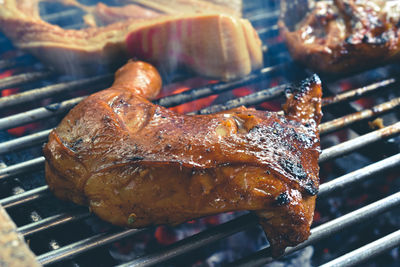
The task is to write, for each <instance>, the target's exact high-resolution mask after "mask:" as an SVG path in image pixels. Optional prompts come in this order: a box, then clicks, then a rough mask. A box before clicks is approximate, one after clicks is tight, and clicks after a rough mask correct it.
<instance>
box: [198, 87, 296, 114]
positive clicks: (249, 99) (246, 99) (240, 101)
mask: <svg viewBox="0 0 400 267" xmlns="http://www.w3.org/2000/svg"><path fill="white" fill-rule="evenodd" d="M287 87H288V85H287V84H283V85H279V86H275V87H272V88H268V89H266V90H261V91H258V92H257V93H254V94H250V95H247V96H243V97H239V98H236V99H232V100H229V101H227V102H225V103H224V104H220V105H213V106H209V107H207V108H203V109H201V110H199V111H197V112H192V113H191V114H211V113H215V112H220V111H224V110H229V109H232V108H236V107H240V106H251V105H256V104H259V103H262V102H264V101H266V100H270V99H273V98H276V97H278V96H280V95H281V94H282V93H283V92H284V91H285V89H286V88H287Z"/></svg>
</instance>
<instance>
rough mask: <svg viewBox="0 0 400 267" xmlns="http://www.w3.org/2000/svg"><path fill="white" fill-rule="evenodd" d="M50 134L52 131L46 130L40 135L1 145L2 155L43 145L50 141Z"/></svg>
mask: <svg viewBox="0 0 400 267" xmlns="http://www.w3.org/2000/svg"><path fill="white" fill-rule="evenodd" d="M50 132H51V129H50V130H44V131H41V132H38V133H34V134H30V135H27V136H23V137H20V138H16V139H13V140H10V141H7V142H3V143H1V144H0V154H4V153H10V152H13V151H16V150H18V149H23V148H27V147H30V146H35V145H38V144H42V143H43V142H45V141H46V140H47V139H48V136H49V134H50Z"/></svg>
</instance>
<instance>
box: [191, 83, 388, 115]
mask: <svg viewBox="0 0 400 267" xmlns="http://www.w3.org/2000/svg"><path fill="white" fill-rule="evenodd" d="M395 81H396V80H395V79H387V80H383V81H379V82H376V83H373V84H370V85H368V86H364V87H361V88H357V89H353V90H349V91H346V92H344V93H341V94H338V95H336V96H334V97H326V98H323V99H322V106H329V105H333V104H338V103H340V102H343V101H350V100H352V99H354V98H356V97H361V96H363V95H365V94H367V93H370V92H373V91H375V90H377V89H382V88H383V87H386V86H388V85H392V84H394V83H395ZM288 86H289V84H283V85H279V86H275V87H272V88H268V89H265V90H261V91H258V92H256V93H252V94H249V95H246V96H243V97H239V98H235V99H233V100H230V101H227V102H226V103H225V104H220V105H213V106H209V107H206V108H204V109H201V110H199V111H196V112H192V113H191V114H211V113H215V112H220V111H223V110H228V109H232V108H236V107H239V106H251V105H257V104H260V103H262V102H264V101H267V100H270V99H273V98H275V97H278V96H280V95H281V94H282V93H283V92H284V91H285V88H286V87H288Z"/></svg>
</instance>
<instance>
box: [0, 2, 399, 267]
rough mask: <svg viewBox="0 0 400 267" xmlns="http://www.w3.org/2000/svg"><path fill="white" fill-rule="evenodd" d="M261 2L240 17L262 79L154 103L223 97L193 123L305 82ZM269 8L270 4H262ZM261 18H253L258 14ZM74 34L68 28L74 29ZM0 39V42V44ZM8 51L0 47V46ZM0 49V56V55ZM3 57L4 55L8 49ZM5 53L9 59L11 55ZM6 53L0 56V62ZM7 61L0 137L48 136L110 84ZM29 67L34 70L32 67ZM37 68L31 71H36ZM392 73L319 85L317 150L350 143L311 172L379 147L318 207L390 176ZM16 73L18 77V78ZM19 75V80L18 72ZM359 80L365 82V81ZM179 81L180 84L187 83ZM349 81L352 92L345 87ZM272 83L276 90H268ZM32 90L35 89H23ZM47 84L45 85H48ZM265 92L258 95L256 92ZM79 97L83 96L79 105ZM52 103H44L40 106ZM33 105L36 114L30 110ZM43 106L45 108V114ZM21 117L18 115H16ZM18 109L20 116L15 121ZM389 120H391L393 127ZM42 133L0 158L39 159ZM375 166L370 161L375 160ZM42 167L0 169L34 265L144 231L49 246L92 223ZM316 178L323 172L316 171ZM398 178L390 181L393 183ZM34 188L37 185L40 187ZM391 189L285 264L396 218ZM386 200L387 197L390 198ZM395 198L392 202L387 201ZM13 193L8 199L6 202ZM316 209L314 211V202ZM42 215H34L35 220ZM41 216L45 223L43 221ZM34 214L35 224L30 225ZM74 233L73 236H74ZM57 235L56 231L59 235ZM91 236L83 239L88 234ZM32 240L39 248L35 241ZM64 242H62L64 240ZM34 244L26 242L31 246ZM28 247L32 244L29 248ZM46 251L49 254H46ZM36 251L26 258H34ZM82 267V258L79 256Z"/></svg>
mask: <svg viewBox="0 0 400 267" xmlns="http://www.w3.org/2000/svg"><path fill="white" fill-rule="evenodd" d="M261 3H262V1H249V3H248V4H247V9H246V12H247V14H248V18H249V19H250V21H251V22H252V23H253V24H254V25H255V26H256V27H257V30H258V32H259V34H260V36H261V37H262V39H263V42H264V43H265V44H266V45H268V47H269V48H268V49H267V48H266V46H264V55H265V58H266V64H265V67H264V68H263V69H261V70H260V71H257V72H255V73H253V74H251V75H249V76H248V77H245V78H243V79H241V80H239V81H235V82H230V83H211V84H208V85H206V86H203V87H199V88H193V89H190V90H188V91H185V92H183V93H180V94H176V95H170V96H166V97H163V98H161V99H159V100H157V101H155V103H157V104H160V105H163V106H166V107H174V106H178V105H181V104H184V103H187V102H190V101H194V100H198V99H203V98H205V97H208V96H211V95H223V96H224V97H221V99H222V100H220V102H218V101H217V102H216V103H214V104H213V105H211V106H209V107H206V108H204V109H201V110H198V111H196V112H192V113H198V114H207V113H213V112H217V111H221V110H226V109H230V108H234V107H238V106H240V105H246V106H259V105H261V104H262V103H265V102H267V101H276V99H279V98H281V97H282V95H283V92H284V89H285V88H286V87H287V85H288V83H289V82H292V81H294V80H298V79H300V78H302V77H305V76H307V75H308V74H309V73H307V72H305V71H303V70H302V68H301V67H299V66H297V65H296V64H295V63H293V62H291V60H290V57H289V55H288V53H287V51H286V50H285V47H284V45H283V44H282V42H281V40H280V38H279V33H278V29H277V26H276V20H277V17H278V15H279V12H278V11H277V5H276V3H275V4H271V5H262V4H261ZM271 3H272V2H271ZM260 5H261V6H262V7H263V9H260V8H259V6H260ZM74 14H75V13H74V12H73V11H64V12H62V13H57V14H50V15H48V18H47V19H48V20H52V19H57V18H60V17H68V16H73V15H74ZM74 27H76V25H75V26H74ZM0 38H1V37H0ZM7 42H8V41H7V40H6V39H5V38H4V37H3V38H2V39H0V43H1V44H5V43H7ZM2 47H6V46H4V45H2ZM11 49H12V48H11ZM11 51H12V50H11ZM7 52H9V51H7V50H3V49H1V48H0V53H2V54H0V58H1V57H2V56H3V55H4V54H6V53H7ZM14 54H15V56H14V57H12V58H7V59H3V60H0V73H1V72H5V71H7V70H16V69H18V70H19V72H20V73H18V72H16V73H17V74H15V75H12V76H10V77H7V78H3V79H0V90H3V89H6V88H10V87H20V88H23V89H24V91H23V92H21V93H18V94H14V95H10V96H3V97H2V98H0V112H2V114H3V117H2V118H0V130H8V129H11V128H14V127H18V126H24V125H27V124H31V123H35V122H43V121H49V123H48V124H46V125H52V126H51V127H54V125H56V123H57V122H58V121H59V119H60V118H62V116H63V115H64V114H65V113H66V112H67V111H69V110H70V109H71V108H72V107H74V106H75V105H76V104H77V103H79V102H80V101H81V100H82V99H83V98H84V97H85V96H86V95H88V94H89V93H91V91H87V90H86V91H85V90H83V89H84V88H85V87H90V88H92V89H96V90H99V89H104V88H107V85H108V84H109V83H110V82H111V80H112V75H111V74H108V75H102V76H98V77H91V78H86V79H80V80H68V81H62V80H59V77H58V76H57V75H55V74H53V73H52V72H50V71H48V70H46V69H44V68H43V66H41V65H39V70H38V69H34V68H31V67H27V68H26V67H25V66H24V62H30V61H31V60H33V59H31V58H30V56H29V55H26V54H24V53H23V52H20V51H17V52H16V53H14ZM33 61H34V60H33ZM35 64H37V63H35ZM396 67H397V66H394V67H393V66H387V67H384V68H383V69H384V71H382V68H381V69H379V70H373V72H371V73H372V74H368V73H367V74H365V75H366V76H368V77H373V79H372V81H370V80H368V79H367V80H366V81H364V80H363V82H364V83H362V84H361V85H360V87H358V86H357V87H358V88H356V87H353V88H355V89H351V90H347V91H345V92H337V90H336V89H337V88H338V84H340V83H345V82H349V81H351V82H352V83H351V84H352V85H353V84H357V83H360V82H359V80H360V79H359V78H357V77H356V76H354V77H342V78H340V79H338V78H335V79H333V78H331V77H322V78H323V79H322V80H323V82H324V89H325V91H324V93H325V95H328V96H325V98H324V101H323V106H324V112H325V117H324V118H325V121H324V122H323V123H322V124H321V125H320V131H321V136H322V143H323V144H324V141H327V140H328V141H329V140H330V139H329V137H331V136H333V135H334V134H336V133H340V132H343V131H348V132H351V133H352V137H351V138H349V140H346V141H342V142H340V143H338V144H335V145H333V146H329V147H327V148H324V149H323V152H322V154H321V157H320V163H321V164H323V163H326V162H330V161H332V160H335V159H337V158H339V157H342V156H344V155H348V154H350V153H354V152H355V151H360V150H361V151H363V150H368V149H369V148H371V147H372V148H376V146H377V144H378V146H382V149H381V150H382V151H383V153H382V152H379V153H378V152H377V153H376V154H377V155H373V156H371V158H373V161H374V162H372V163H370V164H367V165H366V166H364V167H362V168H359V169H357V170H354V171H350V172H348V173H345V174H343V175H341V176H339V177H337V178H335V179H332V180H330V181H328V182H326V183H323V184H322V185H321V187H320V192H319V195H318V200H320V199H324V198H327V197H328V196H329V195H331V194H333V193H335V192H337V191H338V190H343V189H344V188H351V187H356V186H357V185H358V184H359V183H360V182H362V181H368V180H369V179H371V178H377V177H379V175H381V174H382V173H384V172H387V171H389V170H392V169H393V168H396V167H397V168H398V166H399V165H400V153H399V149H397V150H395V149H394V150H393V151H394V152H393V151H387V147H388V145H387V144H388V142H389V146H390V145H392V146H393V147H395V146H397V147H400V140H398V138H397V136H398V135H399V133H400V122H396V120H397V119H398V107H399V105H400V97H399V93H397V92H396V87H398V85H399V81H398V79H399V77H400V72H398V71H397V72H396ZM21 68H22V69H21ZM26 69H28V72H26V71H25V70H26ZM365 75H364V76H362V77H366V76H365ZM186 78H188V77H186ZM354 81H355V82H354ZM274 83H278V85H276V86H271V85H273V84H274ZM36 84H39V85H40V86H39V87H35V86H33V87H32V86H31V85H36ZM48 84H50V85H48ZM246 86H248V87H250V88H258V89H259V90H257V91H256V92H253V93H250V94H248V95H246V96H242V97H237V98H236V97H234V95H232V94H229V93H230V92H231V91H232V90H234V89H237V88H241V87H246ZM264 88H265V89H264ZM74 91H82V92H84V93H83V94H81V95H79V96H73V94H71V92H74ZM82 95H83V96H82ZM371 95H372V96H373V98H379V99H382V101H378V102H379V103H374V105H373V106H371V107H368V108H363V109H362V110H360V106H359V105H356V104H355V103H354V101H357V100H358V101H359V100H362V99H365V98H368V97H371ZM48 99H51V101H52V102H48V103H47V102H46V101H48ZM34 102H39V103H40V104H39V105H34V104H33V105H32V103H34ZM46 103H47V104H46ZM25 107H27V108H25ZM21 108H25V109H23V110H22V111H21ZM384 114H389V115H391V117H390V119H389V121H390V125H388V126H386V127H385V128H383V129H379V130H374V131H371V130H369V128H368V127H365V125H366V122H365V121H366V120H372V119H373V118H375V117H377V116H383V115H384ZM393 118H395V119H393ZM51 127H50V128H48V127H47V128H46V127H42V128H40V127H38V128H37V129H35V130H33V131H32V132H31V133H29V134H27V135H24V136H21V137H18V138H13V139H11V140H5V141H3V142H2V143H0V155H2V156H4V157H7V156H9V155H11V154H13V153H16V151H17V153H19V151H30V150H33V151H40V147H41V145H42V144H43V142H45V141H46V139H47V136H48V134H49V132H50V130H51ZM362 153H363V154H364V155H369V156H370V154H374V153H370V152H365V151H364V152H362ZM376 157H378V158H376ZM43 164H44V158H43V157H42V156H40V154H37V152H36V154H35V152H33V153H32V156H31V157H29V158H28V159H22V160H18V161H17V162H15V163H14V164H12V165H10V166H6V167H4V168H2V169H0V193H1V195H0V205H1V206H3V207H4V208H6V209H7V211H9V214H10V216H11V217H12V218H18V216H20V215H18V214H21V211H22V213H23V214H24V213H25V214H26V216H28V217H29V216H30V219H26V218H24V219H22V220H21V219H16V223H17V225H18V226H19V228H18V231H19V232H20V233H21V234H23V235H24V237H25V238H26V239H31V238H32V240H34V239H35V238H36V239H37V236H38V234H39V236H40V235H43V236H45V238H43V240H45V241H43V242H45V243H46V242H47V244H44V245H43V246H45V247H46V248H40V249H36V251H40V253H37V260H38V261H39V262H40V263H42V264H44V265H47V264H53V263H58V262H62V263H65V264H71V265H73V264H76V265H78V266H80V265H82V266H85V264H82V263H80V264H78V263H77V262H85V260H82V259H81V258H79V257H80V256H79V255H83V257H84V256H85V255H87V254H88V253H91V252H94V253H97V254H98V253H101V252H100V251H99V248H102V247H105V246H106V245H107V244H110V243H113V242H116V241H120V240H122V239H124V238H128V237H130V238H131V239H132V240H135V237H136V236H137V235H139V234H140V233H143V232H145V231H147V230H148V229H129V230H126V229H120V228H116V227H111V226H108V228H107V231H105V232H100V233H92V234H91V235H89V236H87V235H84V234H82V235H81V236H82V238H81V239H79V240H68V241H65V240H62V241H60V242H59V241H58V240H57V236H54V237H53V232H52V231H53V230H55V229H65V231H70V230H71V229H77V228H76V226H74V225H75V224H78V225H80V224H79V223H80V222H82V221H85V220H86V221H87V220H89V221H90V220H93V219H94V216H92V215H90V214H89V213H88V211H87V210H85V209H82V208H80V207H76V206H74V205H69V204H65V203H61V202H57V200H56V199H55V198H54V197H53V196H52V195H51V194H50V193H49V191H48V187H47V186H46V185H44V178H43ZM322 171H323V169H322ZM396 175H397V177H396V178H399V177H398V174H396ZM34 176H39V177H41V178H39V182H37V183H36V184H32V183H28V184H27V183H26V181H27V180H28V181H29V180H31V179H32V180H33V179H36V180H37V178H33V177H34ZM40 181H41V182H40ZM398 189H399V188H395V189H394V192H395V193H394V194H391V195H389V194H388V195H387V196H386V197H385V198H383V199H380V200H377V201H375V202H373V203H370V204H368V205H366V206H364V207H361V208H359V209H357V210H355V211H351V212H349V213H347V214H345V215H342V216H340V217H338V218H335V219H333V220H329V221H327V222H324V223H322V224H320V225H318V226H316V227H313V229H312V235H311V237H310V238H309V239H308V240H307V241H306V242H304V243H302V244H300V245H299V246H297V247H294V248H290V249H288V250H287V251H286V255H289V254H292V253H294V252H295V251H298V250H300V249H302V248H305V247H306V246H309V245H313V244H318V242H321V241H323V240H324V239H326V238H328V237H330V236H334V235H336V234H338V233H339V232H340V231H342V230H343V229H346V228H349V227H351V226H354V225H361V224H365V223H366V222H367V220H370V219H373V218H376V217H377V216H378V215H381V214H383V213H384V212H387V211H389V210H393V209H395V208H397V207H398V206H399V204H400V193H399V192H397V191H399V190H398ZM392 191H393V190H392ZM396 192H397V193H396ZM14 193H15V194H14ZM51 202H56V203H57V205H60V206H58V207H57V208H55V209H53V210H52V211H49V212H44V213H45V215H39V214H40V212H36V210H41V206H43V205H45V204H46V203H51ZM317 202H318V201H317ZM42 213H43V212H42ZM47 213H49V214H48V215H47ZM32 214H37V216H32ZM254 225H256V218H255V217H254V216H253V215H252V214H246V215H242V216H240V217H237V218H235V219H233V220H231V221H228V222H226V223H223V224H220V225H218V226H215V227H211V228H208V229H206V230H204V231H202V232H200V233H198V234H195V235H193V236H190V237H188V238H185V239H183V240H180V241H178V242H175V243H174V244H172V245H169V246H165V247H163V248H161V249H159V250H157V251H151V252H149V253H147V254H145V255H142V256H140V257H139V258H137V259H135V260H133V261H129V262H127V263H125V264H123V265H122V266H149V265H155V264H161V263H165V262H166V261H170V260H173V259H175V258H178V257H179V256H182V255H185V254H187V253H190V252H192V251H195V250H198V249H200V248H204V247H206V246H207V245H209V244H212V243H215V242H218V241H220V240H222V239H224V238H226V237H228V236H231V235H233V234H235V233H238V232H240V231H243V230H245V229H248V228H249V227H253V226H254ZM74 227H75V228H74ZM61 231H63V230H61ZM89 232H90V231H89ZM39 239H40V238H39ZM64 239H65V238H64ZM31 243H33V242H31ZM399 244H400V232H399V231H393V233H390V234H389V235H387V236H385V237H382V238H380V239H378V240H376V241H375V242H371V243H369V244H366V245H365V246H362V247H359V248H357V249H355V250H353V251H351V252H349V251H346V252H344V253H342V254H344V255H343V256H340V257H338V258H336V259H333V260H332V261H329V260H331V259H328V262H325V264H324V266H349V265H354V264H357V263H360V262H362V261H364V260H368V259H370V258H373V257H375V256H377V255H378V254H380V253H383V252H385V251H388V250H390V249H392V248H394V247H396V246H398V245H399ZM33 245H34V244H31V246H33ZM49 248H51V249H49ZM36 251H35V252H36ZM87 257H88V258H90V255H89V256H87ZM272 261H273V259H272V258H271V257H270V252H269V248H268V247H267V248H264V249H262V250H260V251H258V252H255V253H254V254H252V255H248V256H246V257H244V258H242V259H240V260H238V261H236V262H233V263H232V265H234V266H253V265H262V264H265V263H269V262H272ZM116 264H117V263H116V262H110V265H116Z"/></svg>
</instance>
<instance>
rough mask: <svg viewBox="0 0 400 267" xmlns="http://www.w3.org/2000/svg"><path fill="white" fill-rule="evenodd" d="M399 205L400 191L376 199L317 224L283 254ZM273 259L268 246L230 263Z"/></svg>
mask: <svg viewBox="0 0 400 267" xmlns="http://www.w3.org/2000/svg"><path fill="white" fill-rule="evenodd" d="M399 205H400V192H399V193H395V194H393V195H391V196H388V197H386V198H384V199H381V200H379V201H376V202H374V203H372V204H369V205H367V206H365V207H362V208H360V209H358V210H355V211H353V212H350V213H348V214H346V215H344V216H341V217H339V218H337V219H334V220H332V221H329V222H327V223H324V224H322V225H320V226H317V227H315V228H313V229H311V235H310V237H309V238H308V239H307V240H306V241H304V242H303V243H301V244H299V245H297V246H296V247H291V248H288V249H286V251H285V254H284V255H288V254H291V253H293V252H295V251H297V250H300V249H302V248H305V247H307V246H309V245H312V244H314V243H316V242H319V241H321V240H322V239H324V238H326V237H328V236H331V235H333V234H336V233H338V232H339V231H341V230H343V229H345V228H347V227H350V226H352V225H355V224H359V223H362V222H365V221H366V220H369V219H373V218H374V217H376V216H378V215H379V214H381V213H383V212H386V211H388V210H390V209H393V208H395V207H397V206H399ZM273 260H274V259H273V258H272V257H270V251H269V248H266V249H262V250H260V251H258V252H256V253H254V254H253V255H251V256H250V257H246V258H244V259H242V260H239V261H237V262H235V263H233V264H232V266H236V267H238V266H243V267H244V266H261V265H264V264H267V263H270V262H272V261H273Z"/></svg>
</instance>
